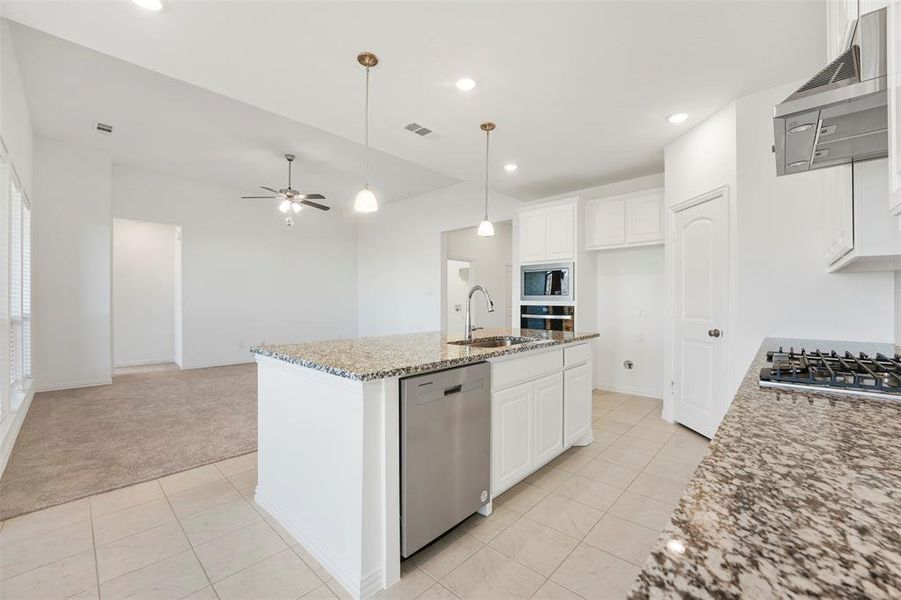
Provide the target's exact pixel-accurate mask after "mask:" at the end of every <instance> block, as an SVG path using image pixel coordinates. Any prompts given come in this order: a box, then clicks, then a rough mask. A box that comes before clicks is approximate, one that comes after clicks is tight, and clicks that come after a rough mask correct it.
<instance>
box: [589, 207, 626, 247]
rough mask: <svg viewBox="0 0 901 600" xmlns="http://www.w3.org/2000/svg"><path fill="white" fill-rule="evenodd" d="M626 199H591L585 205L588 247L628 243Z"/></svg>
mask: <svg viewBox="0 0 901 600" xmlns="http://www.w3.org/2000/svg"><path fill="white" fill-rule="evenodd" d="M625 223H626V201H625V200H611V201H609V202H601V201H597V200H595V201H591V202H588V203H587V204H586V206H585V245H586V247H587V248H602V247H605V246H622V245H624V244H625V243H626V227H625Z"/></svg>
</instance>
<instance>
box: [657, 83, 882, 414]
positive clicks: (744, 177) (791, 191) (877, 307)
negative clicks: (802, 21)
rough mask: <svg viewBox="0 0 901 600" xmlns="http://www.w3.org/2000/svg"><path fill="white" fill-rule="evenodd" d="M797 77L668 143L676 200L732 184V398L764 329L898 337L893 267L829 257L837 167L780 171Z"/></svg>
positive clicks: (671, 195)
mask: <svg viewBox="0 0 901 600" xmlns="http://www.w3.org/2000/svg"><path fill="white" fill-rule="evenodd" d="M798 85H800V84H799V83H792V84H788V85H785V86H781V87H778V88H774V89H771V90H767V91H764V92H760V93H758V94H754V95H751V96H746V97H743V98H740V99H738V100H736V101H735V102H733V103H732V104H730V105H729V106H727V107H725V108H724V109H722V110H721V111H719V112H718V113H716V114H715V115H713V116H712V117H711V118H710V119H708V120H707V121H705V122H703V123H701V124H699V125H698V126H697V127H695V128H694V129H692V130H691V131H689V132H687V133H686V134H685V135H683V136H682V137H680V138H679V139H678V140H676V141H675V142H673V143H672V144H670V145H669V146H667V147H666V150H665V160H666V198H667V204H668V205H672V204H674V203H676V202H679V201H682V200H686V199H688V198H691V197H694V196H697V195H699V194H702V193H704V192H707V191H710V190H712V189H714V188H716V187H719V186H723V185H726V186H728V188H729V196H730V203H731V204H732V207H731V210H732V211H733V213H732V223H731V231H730V257H729V269H730V277H729V279H730V285H729V289H730V303H731V310H730V316H729V317H728V319H727V320H728V325H727V326H726V327H723V328H722V329H723V330H724V334H725V337H724V339H725V341H726V342H727V344H728V346H727V352H728V376H727V398H728V399H729V400H731V398H732V396H733V394H734V392H735V390H736V389H737V387H738V385H739V384H740V383H741V379H742V378H743V377H744V375H745V373H746V372H747V369H748V365H749V363H750V360H751V358H752V357H753V355H754V353H755V352H756V351H757V349H758V348H759V346H760V344H761V342H762V340H763V338H765V337H771V336H772V337H797V338H822V339H835V340H859V341H880V342H885V341H891V340H892V339H893V337H894V334H893V332H894V295H895V293H894V281H893V274H892V273H849V274H835V273H829V272H828V271H827V270H826V267H825V265H824V259H823V249H824V239H823V236H824V231H825V224H824V222H823V213H824V211H823V210H822V206H823V204H824V198H825V197H826V196H827V194H830V193H836V190H835V187H834V186H830V185H829V181H830V177H831V175H830V173H829V172H828V170H826V171H820V172H817V171H814V172H811V173H807V174H803V175H791V176H787V177H779V178H777V177H776V171H775V162H774V158H773V154H772V151H771V146H772V143H773V131H772V116H773V106H774V105H775V104H776V103H778V102H780V101H781V100H783V99H784V98H785V97H786V96H788V95H789V94H790V93H791V92H792V91H793V90H795V89H797V87H798ZM667 400H669V398H666V399H665V402H664V414H666V413H667V410H669V409H671V404H670V403H669V402H667ZM670 414H671V413H670Z"/></svg>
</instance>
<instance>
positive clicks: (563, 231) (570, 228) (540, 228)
mask: <svg viewBox="0 0 901 600" xmlns="http://www.w3.org/2000/svg"><path fill="white" fill-rule="evenodd" d="M575 250H576V202H575V201H573V202H569V203H566V204H555V205H552V206H549V207H546V208H535V209H531V210H526V211H523V212H521V213H519V260H520V262H522V263H535V262H547V261H559V260H572V259H573V257H574V256H575Z"/></svg>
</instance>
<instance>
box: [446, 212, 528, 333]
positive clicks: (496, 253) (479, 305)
mask: <svg viewBox="0 0 901 600" xmlns="http://www.w3.org/2000/svg"><path fill="white" fill-rule="evenodd" d="M445 244H446V246H447V256H448V257H450V258H466V259H469V260H472V261H473V265H474V271H475V277H474V278H473V279H472V283H471V285H483V286H485V288H486V289H487V290H488V292H489V293H490V294H491V299H492V300H493V301H494V307H495V311H494V312H493V313H489V312H488V308H487V306H486V304H485V299H484V298H482V297H481V295H479V296H478V297H474V298H473V300H472V324H473V325H474V326H476V327H506V318H505V314H504V313H505V309H504V307H505V306H506V305H507V304H508V301H509V297H510V295H511V294H512V291H513V290H512V289H506V285H505V269H506V266H507V265H510V267H511V268H512V265H513V223H512V222H511V221H505V222H502V223H497V222H496V223H494V237H480V236H478V235H476V228H475V227H468V228H466V229H457V230H454V231H449V232H447V233H446V234H445ZM468 292H469V290H466V292H465V293H468ZM465 293H464V297H465ZM464 310H466V307H465V305H464ZM454 333H457V334H461V333H462V329H460V330H459V331H455V332H454Z"/></svg>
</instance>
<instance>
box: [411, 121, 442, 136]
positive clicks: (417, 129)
mask: <svg viewBox="0 0 901 600" xmlns="http://www.w3.org/2000/svg"><path fill="white" fill-rule="evenodd" d="M404 129H406V130H407V131H409V132H410V133H415V134H416V135H418V136H420V137H427V136H429V135H431V134H434V133H435V132H434V131H432V130H431V129H429V128H428V127H423V126H422V125H420V124H419V123H407V124H406V125H405V126H404Z"/></svg>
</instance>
